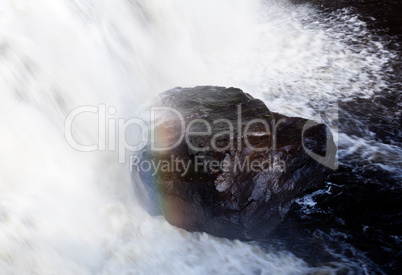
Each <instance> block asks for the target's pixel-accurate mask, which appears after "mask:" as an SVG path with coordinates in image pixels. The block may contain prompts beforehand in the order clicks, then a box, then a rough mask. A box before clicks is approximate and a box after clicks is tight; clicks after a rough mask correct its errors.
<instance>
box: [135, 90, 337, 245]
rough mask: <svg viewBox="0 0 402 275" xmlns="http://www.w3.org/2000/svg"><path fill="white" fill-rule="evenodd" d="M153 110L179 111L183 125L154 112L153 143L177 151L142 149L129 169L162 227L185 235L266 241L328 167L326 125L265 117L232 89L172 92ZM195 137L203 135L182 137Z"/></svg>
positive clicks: (166, 114) (257, 102)
mask: <svg viewBox="0 0 402 275" xmlns="http://www.w3.org/2000/svg"><path fill="white" fill-rule="evenodd" d="M153 106H154V107H168V108H172V109H175V110H177V111H178V112H180V114H181V116H182V118H183V119H182V121H181V120H180V117H179V115H178V113H174V112H173V111H172V110H164V111H161V110H159V109H158V110H157V112H156V111H155V109H154V110H153V112H154V113H155V114H157V116H156V118H155V120H154V121H155V126H154V133H155V142H154V144H153V145H154V146H155V147H156V148H162V147H163V148H167V147H169V146H171V145H174V144H175V143H177V144H176V145H177V146H175V147H174V148H171V149H169V150H152V148H151V144H148V145H147V147H145V148H144V149H143V150H142V151H141V152H140V153H139V154H138V158H139V160H140V161H139V162H137V163H136V169H134V170H133V171H134V172H135V173H137V172H138V173H139V176H140V178H141V181H142V182H143V184H144V185H145V186H146V188H147V190H148V193H149V196H150V197H151V198H152V199H153V204H154V206H155V207H156V208H159V210H160V211H161V212H162V213H163V215H164V216H165V218H166V219H167V221H168V222H169V223H171V224H173V225H175V226H178V227H181V228H184V229H186V230H189V231H204V232H207V233H210V234H213V235H217V236H221V237H228V238H240V239H258V238H260V237H264V236H267V235H268V234H269V233H271V232H272V231H273V230H274V229H275V228H276V227H277V225H279V224H280V223H281V221H282V220H283V218H284V217H285V215H286V213H287V212H288V210H289V208H290V206H291V204H292V203H293V202H294V200H295V199H296V198H297V197H299V196H300V195H302V194H303V193H304V192H305V191H306V190H309V189H315V188H318V187H319V186H320V185H321V184H322V183H323V181H324V178H325V177H326V175H327V174H328V173H329V171H330V169H329V168H327V167H326V166H330V165H332V164H333V162H334V155H335V150H336V149H335V150H334V148H335V146H334V144H333V141H332V137H331V135H330V131H329V130H328V129H327V127H326V126H325V125H323V124H315V123H313V122H312V121H309V120H306V119H303V118H298V117H286V116H284V115H281V114H277V113H273V112H270V111H269V110H268V108H267V107H266V106H265V104H264V103H263V102H262V101H261V100H258V99H254V98H253V97H252V96H250V95H249V94H246V93H243V92H242V91H241V90H239V89H236V88H223V87H211V86H206V87H195V88H175V89H172V90H169V91H167V92H164V93H163V94H161V96H160V98H158V99H157V100H156V102H154V104H153ZM197 119H198V120H197ZM200 119H202V121H201V120H200ZM251 122H253V123H251ZM182 123H183V124H182ZM207 125H209V127H210V129H208V126H207ZM184 126H185V127H184ZM184 128H186V131H185V130H184ZM303 128H305V129H304V130H303ZM245 130H246V131H247V133H245V132H246V131H245ZM195 132H199V133H200V132H201V133H204V134H189V133H195ZM183 135H184V136H183ZM327 137H329V138H327ZM181 138H182V139H181ZM177 141H179V142H177ZM303 141H304V146H303ZM328 145H329V147H328ZM305 148H307V149H305ZM328 148H330V149H331V150H332V151H331V152H329V150H328ZM306 150H307V151H308V150H311V151H310V154H309V153H307V152H306ZM311 152H314V154H312V153H311ZM310 155H313V156H314V159H313V158H312V157H311V156H310ZM183 164H185V165H183ZM187 165H188V167H187ZM219 165H220V166H219Z"/></svg>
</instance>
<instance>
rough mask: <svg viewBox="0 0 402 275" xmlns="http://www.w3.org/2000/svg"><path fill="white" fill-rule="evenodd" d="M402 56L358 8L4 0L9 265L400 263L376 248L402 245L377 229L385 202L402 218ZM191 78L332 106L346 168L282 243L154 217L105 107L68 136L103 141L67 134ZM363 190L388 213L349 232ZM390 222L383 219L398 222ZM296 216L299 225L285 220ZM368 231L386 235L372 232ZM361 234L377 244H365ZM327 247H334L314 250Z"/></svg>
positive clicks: (86, 269)
mask: <svg viewBox="0 0 402 275" xmlns="http://www.w3.org/2000/svg"><path fill="white" fill-rule="evenodd" d="M398 58H399V55H398V53H397V52H396V51H395V50H391V49H390V47H388V42H387V41H386V39H384V38H382V37H381V36H379V35H376V34H375V33H374V32H372V31H371V30H369V29H368V28H367V26H366V23H365V22H364V21H362V20H361V19H360V18H359V16H357V15H356V14H354V13H353V12H352V11H351V10H349V9H340V10H337V11H336V12H331V13H327V14H324V15H323V14H322V13H321V12H320V11H319V10H318V9H317V8H315V7H312V6H309V5H297V6H296V5H294V4H291V3H289V2H287V1H285V0H283V1H270V0H266V1H260V0H214V1H213V0H164V1H162V0H117V1H108V0H96V1H95V0H88V1H79V0H52V1H45V0H37V1H28V0H1V1H0V90H1V91H0V127H1V136H0V138H1V143H0V273H2V274H211V273H222V274H296V273H302V274H304V273H314V272H324V273H325V272H327V273H331V272H336V271H343V272H345V271H351V272H354V271H357V272H361V273H364V272H367V270H377V271H379V272H381V268H380V267H379V266H381V265H387V266H386V268H390V269H395V266H393V265H392V264H390V263H389V262H386V263H384V262H382V260H383V259H377V260H376V259H374V260H373V258H372V257H370V255H368V256H367V253H366V254H365V252H366V251H379V250H378V249H380V248H381V249H382V248H384V247H385V248H384V251H386V252H384V253H388V254H389V255H391V256H390V257H392V255H395V253H399V254H400V248H398V247H400V240H401V238H400V236H399V235H398V234H397V233H392V232H396V230H394V228H391V229H389V228H388V229H387V228H386V226H385V225H384V226H381V225H380V226H379V227H378V226H377V227H375V226H376V225H375V223H376V222H377V221H380V223H381V213H382V212H381V211H382V210H383V209H386V210H390V209H394V210H393V211H394V212H392V213H391V214H392V215H394V216H395V215H396V216H398V215H399V213H398V212H395V211H397V210H395V205H397V203H396V201H397V200H399V199H400V195H399V194H400V180H401V156H402V150H401V140H400V130H399V128H400V116H401V114H400V105H398V104H400V103H399V101H398V99H399V97H398V96H399V94H398V93H399V91H400V87H399V86H398V83H399V82H398V78H397V77H396V76H395V75H396V73H395V72H394V70H395V66H394V65H393V64H397V63H396V62H397V59H398ZM395 79H396V80H395ZM196 85H220V86H234V87H239V88H241V89H243V90H244V91H246V92H248V93H250V94H252V95H253V96H255V97H258V98H261V99H262V100H264V101H265V103H266V104H267V106H268V107H269V108H270V109H271V110H273V111H277V112H281V113H284V114H287V115H296V116H302V117H307V118H315V119H318V118H319V114H320V113H321V114H322V113H325V114H326V119H327V120H328V121H330V122H331V127H332V130H333V132H334V133H335V137H337V139H338V145H339V163H340V168H339V169H338V170H337V171H336V172H335V173H334V175H333V176H332V177H331V178H329V180H328V182H327V185H326V187H325V189H323V190H320V191H318V192H316V193H313V194H308V195H306V196H305V197H304V198H301V199H300V200H298V204H295V207H294V209H293V210H291V213H290V215H289V218H288V220H287V221H285V223H284V226H283V228H284V231H282V232H287V233H283V234H282V235H281V234H277V236H276V237H275V238H274V241H272V242H271V241H269V242H268V243H264V242H261V243H244V242H239V241H233V240H225V239H219V238H215V237H213V236H210V235H207V234H202V233H188V232H185V231H183V230H180V229H177V228H175V227H173V226H171V225H169V224H168V223H167V222H166V221H165V220H164V219H163V218H162V217H151V216H150V215H148V214H147V212H146V211H144V209H143V208H142V207H141V206H140V205H139V203H138V193H139V192H138V190H137V189H136V188H135V187H136V183H135V182H134V183H133V182H132V179H131V177H130V172H129V169H128V165H127V164H126V165H125V164H119V162H118V151H117V150H113V146H112V145H111V144H109V143H107V144H108V145H107V146H103V147H102V146H101V144H104V143H105V142H106V140H104V139H103V137H100V138H99V137H98V136H99V135H98V128H99V127H102V125H101V122H99V121H98V117H97V114H91V113H86V114H85V115H81V116H80V117H79V118H78V117H77V119H76V120H75V121H74V129H73V130H74V131H73V136H74V138H75V139H76V140H78V141H79V142H80V143H82V144H98V145H99V146H98V148H99V150H96V151H94V152H80V151H77V150H74V149H73V148H71V147H70V146H69V144H68V143H67V141H66V139H65V136H64V135H65V129H64V123H65V119H66V117H67V115H68V114H69V113H70V112H71V111H72V110H74V109H75V108H77V107H80V106H98V105H100V104H101V105H102V104H104V105H106V108H109V107H114V108H112V109H110V108H109V109H108V110H109V112H108V113H107V114H106V115H107V119H108V122H110V121H114V122H116V121H117V119H119V118H125V119H128V118H131V117H135V116H136V115H137V113H138V111H139V109H140V108H141V106H142V105H143V104H144V102H146V101H147V100H149V99H150V98H151V97H152V96H154V95H156V94H157V93H159V92H162V91H164V90H167V89H170V88H172V87H175V86H183V87H186V86H196ZM110 110H112V111H110ZM338 117H339V121H338V120H337V118H338ZM332 122H333V123H332ZM110 125H111V124H109V126H110ZM98 126H99V127H98ZM127 134H128V135H129V133H127ZM363 185H364V188H362V187H361V186H363ZM348 188H349V189H348ZM353 188H355V189H353ZM353 190H355V191H353ZM370 190H372V192H370ZM349 191H350V192H349ZM379 191H381V192H383V193H376V192H379ZM362 192H363V193H364V192H366V193H367V194H366V193H364V194H363V195H362V198H366V197H364V196H365V194H366V195H367V196H369V197H370V196H371V197H373V194H383V195H382V197H381V196H380V198H378V199H376V200H375V202H376V203H377V204H378V205H372V202H373V200H370V199H368V200H367V201H364V199H363V201H362V199H361V200H358V201H360V202H362V203H363V205H364V207H366V206H367V205H371V207H372V208H369V210H370V209H371V210H372V209H380V210H378V215H379V218H378V219H377V220H376V219H374V220H375V222H373V221H372V220H367V222H366V221H365V220H363V221H361V222H360V221H359V222H357V223H356V227H359V226H362V227H361V228H352V227H353V226H355V224H352V225H353V226H351V227H350V226H349V227H348V223H349V220H353V219H354V218H355V217H356V216H353V215H349V214H350V213H349V212H351V211H352V212H353V209H354V208H351V209H350V208H349V209H348V207H351V205H350V204H348V203H345V202H351V201H356V197H354V195H353V194H362ZM384 192H385V193H384ZM387 192H388V193H387ZM395 192H396V193H395ZM398 192H399V193H398ZM345 194H349V197H347V195H345ZM342 196H346V197H342ZM333 197H336V198H341V199H339V201H336V200H334V199H332V198H333ZM371 197H370V198H371ZM392 199H393V200H394V201H395V203H394V204H392V202H389V200H391V201H392ZM387 201H388V202H387ZM386 202H387V203H388V204H387V203H386ZM384 203H385V206H384ZM337 205H338V206H339V205H341V206H344V208H342V207H340V208H339V207H338V208H337ZM352 206H353V205H352ZM360 206H361V205H360ZM377 206H378V207H377ZM381 206H383V207H381ZM353 207H355V208H356V209H360V208H361V207H360V208H359V204H358V203H356V205H354V206H353ZM384 207H385V208H384ZM340 209H341V210H340ZM396 209H398V208H396ZM399 209H400V206H399ZM342 211H343V212H342ZM374 211H376V210H374ZM348 213H349V214H348ZM359 213H360V212H357V214H356V215H359ZM364 213H365V212H364ZM385 214H387V215H388V214H389V215H388V216H387V217H389V216H390V215H391V214H390V213H388V212H387V213H385ZM385 214H384V215H385ZM378 215H377V216H378ZM392 215H391V216H392ZM394 216H392V217H394ZM392 217H391V218H389V219H390V220H389V219H388V220H385V222H389V223H393V224H397V225H398V224H400V219H396V218H392ZM348 219H349V220H348ZM320 221H321V222H320ZM293 223H297V224H299V225H302V227H303V229H300V230H293V231H292V230H290V229H289V228H296V227H295V226H293V227H292V224H293ZM323 223H328V224H327V225H326V226H323ZM331 223H332V224H336V225H338V226H336V225H334V226H330V225H331ZM342 223H343V225H342ZM345 223H346V225H345ZM365 223H366V224H365ZM342 226H343V227H342ZM351 228H352V229H353V230H354V231H353V230H352V229H351ZM286 229H287V230H288V231H286ZM363 229H364V230H363ZM370 230H371V231H372V232H371V233H370ZM366 231H367V232H369V233H370V234H371V235H370V236H369V237H367V238H366V239H365V238H363V237H361V238H360V239H359V238H358V237H357V236H361V235H364V234H365V232H366ZM373 232H377V233H378V232H382V233H381V234H382V235H381V234H380V235H381V236H383V237H384V238H385V239H384V238H383V239H384V240H383V241H382V239H380V240H378V242H379V243H375V241H374V240H375V239H377V236H378V234H379V233H378V234H377V235H375V234H374V233H373ZM389 232H391V233H392V234H391V233H389ZM354 233H356V234H354ZM373 234H374V235H373ZM289 236H293V237H289ZM292 238H293V239H292ZM356 238H357V241H355V242H354V241H350V239H352V240H356ZM323 240H324V241H323ZM366 242H373V244H372V246H371V247H368V248H366V247H364V246H361V245H359V244H361V243H366ZM317 243H319V245H318V246H319V248H316V249H315V248H314V247H315V244H317ZM292 247H293V248H292ZM386 249H388V250H386ZM306 251H309V252H306ZM323 251H325V252H326V253H327V254H328V256H325V255H324V256H323V257H320V256H319V255H317V254H322V252H323ZM313 254H314V255H313ZM324 254H325V253H324ZM368 254H370V253H368ZM388 254H386V255H388ZM384 257H385V256H384ZM387 257H388V256H387ZM399 257H401V256H400V255H399ZM374 258H375V257H374ZM396 259H398V258H396ZM392 261H393V262H397V260H395V259H393V260H392V259H391V260H390V262H392Z"/></svg>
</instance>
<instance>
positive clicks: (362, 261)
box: [263, 0, 402, 274]
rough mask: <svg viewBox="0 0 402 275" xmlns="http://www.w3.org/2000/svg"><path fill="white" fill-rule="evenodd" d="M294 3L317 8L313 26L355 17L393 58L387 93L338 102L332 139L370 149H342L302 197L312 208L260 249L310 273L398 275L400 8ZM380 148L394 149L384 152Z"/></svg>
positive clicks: (301, 210) (401, 244)
mask: <svg viewBox="0 0 402 275" xmlns="http://www.w3.org/2000/svg"><path fill="white" fill-rule="evenodd" d="M293 2H294V3H295V4H306V2H308V3H309V4H310V5H313V6H315V7H316V8H318V9H319V10H320V11H321V15H320V18H314V19H312V20H321V21H322V22H325V20H326V18H330V17H331V15H332V14H333V13H334V12H337V11H339V10H340V9H342V10H344V11H346V12H352V13H355V14H358V15H359V18H360V19H361V20H362V21H364V22H366V24H367V26H368V27H369V29H370V30H371V32H372V33H373V34H375V35H376V37H377V38H376V39H378V40H380V41H381V42H382V43H384V44H385V45H386V48H387V50H390V51H393V52H394V54H395V55H394V60H393V61H391V63H390V64H388V65H387V66H388V70H389V74H388V79H387V87H385V88H383V89H382V91H380V92H378V93H376V94H375V95H374V96H373V97H372V98H370V99H362V98H354V99H353V100H350V101H348V102H340V103H339V132H340V133H345V134H346V135H348V136H351V137H353V138H355V141H356V142H357V141H358V140H363V141H368V140H370V142H371V145H370V146H369V147H365V148H364V149H362V150H363V152H360V153H356V152H354V153H351V154H347V153H344V152H347V151H348V148H342V146H341V147H340V148H339V149H340V154H339V162H340V166H339V169H338V170H337V171H335V172H334V173H333V174H332V175H330V176H329V177H328V178H327V181H326V188H325V189H323V190H320V191H318V192H315V193H312V194H311V196H307V197H305V200H309V199H311V201H312V202H314V203H315V205H313V206H311V207H310V206H308V204H307V206H306V204H303V203H300V204H297V203H295V204H294V205H293V207H292V209H291V211H290V213H289V215H288V216H287V218H286V220H285V222H284V223H283V224H282V225H281V227H280V228H279V229H278V230H277V232H276V234H275V236H274V241H272V240H271V241H263V243H265V244H266V245H268V246H270V247H272V246H273V247H277V246H278V247H281V248H285V249H287V250H289V251H291V252H293V253H294V254H295V255H297V256H298V257H301V258H303V259H304V260H306V261H307V262H308V263H309V264H310V265H312V266H321V265H326V266H331V265H333V266H334V268H335V269H336V270H337V271H338V273H340V274H348V273H349V274H355V273H356V274H373V273H378V274H382V273H385V274H401V273H402V187H401V183H402V177H401V175H402V167H401V154H400V149H401V147H402V131H401V129H402V116H401V110H402V108H401V91H402V82H401V80H402V71H401V68H402V66H401V65H402V62H401V52H402V51H401V49H402V47H401V45H402V44H401V42H402V1H319V0H317V1H293ZM362 39H364V38H362ZM350 43H354V42H353V41H351V42H350ZM368 137H369V138H368ZM341 138H342V135H341V136H340V139H341ZM352 144H353V142H352ZM343 146H344V147H345V145H343ZM384 146H389V147H388V148H395V150H394V151H392V150H391V152H386V153H384V152H383V151H382V149H381V148H382V147H384ZM364 150H367V151H369V150H374V151H376V152H373V153H370V152H364ZM383 153H384V154H386V155H387V156H386V159H387V160H384V158H383V157H382V154H383ZM392 154H394V155H392ZM366 155H370V156H371V157H365V156H366ZM373 155H374V158H373Z"/></svg>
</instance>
